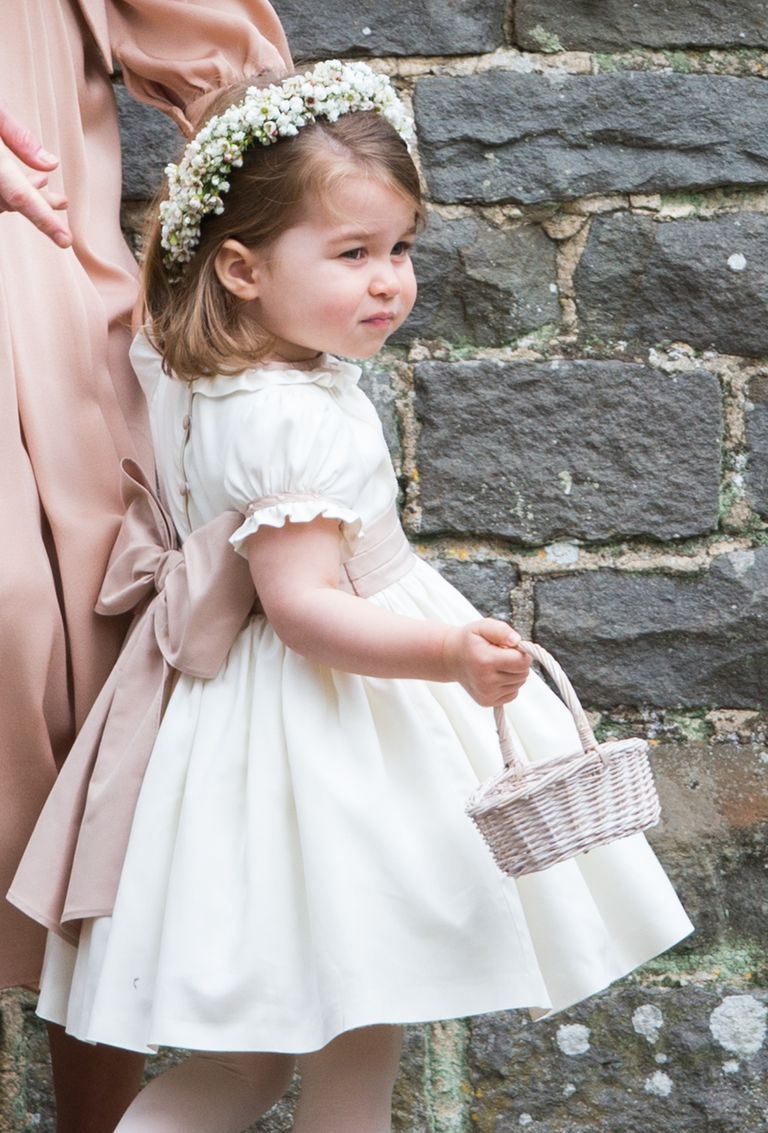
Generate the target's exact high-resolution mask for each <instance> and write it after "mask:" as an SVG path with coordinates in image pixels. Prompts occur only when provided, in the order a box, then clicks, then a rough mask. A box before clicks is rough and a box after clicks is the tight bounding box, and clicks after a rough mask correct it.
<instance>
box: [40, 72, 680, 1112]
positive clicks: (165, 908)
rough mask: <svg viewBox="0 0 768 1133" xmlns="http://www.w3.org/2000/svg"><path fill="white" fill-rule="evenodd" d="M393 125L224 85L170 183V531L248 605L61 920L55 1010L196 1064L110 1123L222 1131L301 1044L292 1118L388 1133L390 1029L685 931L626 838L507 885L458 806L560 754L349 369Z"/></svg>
mask: <svg viewBox="0 0 768 1133" xmlns="http://www.w3.org/2000/svg"><path fill="white" fill-rule="evenodd" d="M408 134H409V122H408V120H407V119H406V117H405V114H404V112H403V109H402V107H401V105H400V103H399V101H398V100H397V97H396V96H395V94H394V92H393V90H392V88H391V87H390V85H389V83H388V82H387V81H386V79H384V78H382V77H381V76H375V75H374V74H373V73H372V72H371V71H370V70H369V68H368V67H366V66H365V65H364V64H351V65H348V66H343V65H341V64H339V63H337V62H331V63H327V64H320V65H318V66H317V67H315V68H314V69H313V70H312V71H311V72H309V73H308V74H306V75H303V76H298V77H293V78H290V79H288V80H285V81H284V82H283V83H282V84H281V85H280V86H278V87H269V88H266V89H256V88H252V89H250V90H249V91H248V92H247V93H245V94H243V92H238V94H236V95H235V96H234V98H233V100H232V103H231V105H230V106H229V107H228V108H227V109H221V110H220V112H219V113H218V114H217V115H215V116H214V117H213V118H212V119H211V120H210V122H209V123H208V125H207V126H206V127H205V128H204V129H203V130H202V131H201V133H200V134H199V135H198V137H197V139H196V140H195V141H193V142H192V143H191V144H190V146H188V148H187V151H186V153H185V156H184V159H183V160H182V162H181V164H180V166H178V167H171V169H170V171H169V173H170V188H169V195H168V200H167V201H166V203H164V204H163V205H162V206H161V216H160V218H159V219H158V222H157V224H156V227H155V231H154V234H153V236H152V239H151V241H150V244H149V248H148V252H147V258H146V264H145V282H146V304H147V309H148V312H149V315H150V317H151V322H150V323H149V324H148V325H147V327H146V329H145V331H144V332H143V333H140V334H139V336H138V338H137V340H136V342H135V345H134V349H133V361H134V365H135V368H136V371H137V373H138V375H139V377H140V379H141V382H142V385H143V387H144V389H145V392H146V395H147V399H148V402H149V408H150V415H151V421H152V430H153V438H154V443H155V446H156V451H157V463H158V476H159V485H160V492H161V495H162V498H163V501H164V504H165V506H166V508H167V509H168V511H169V512H170V515H171V516H172V519H173V522H174V524H175V526H176V529H177V530H178V533H179V536H180V538H181V540H182V542H183V541H185V540H187V539H188V538H189V536H190V535H191V533H192V532H194V531H196V530H198V529H201V528H203V527H204V525H206V524H207V523H209V522H210V521H212V520H214V519H215V518H216V517H217V516H220V515H221V514H222V513H226V512H231V511H232V510H235V511H236V512H237V513H239V517H238V518H237V520H236V530H235V531H234V534H233V535H232V537H231V540H230V542H231V544H232V547H233V548H234V550H233V552H232V554H234V553H235V552H237V553H238V554H239V555H241V556H244V557H245V558H246V559H247V561H248V564H249V566H250V572H251V575H252V578H253V582H254V583H255V587H256V590H257V592H258V596H259V600H260V603H261V610H263V612H258V613H254V614H252V615H251V616H250V617H249V618H248V620H247V622H246V624H245V626H244V628H243V629H242V630H241V631H240V632H239V634H238V636H237V637H236V639H235V641H234V644H233V645H232V647H231V649H230V651H229V654H228V656H227V659H226V662H225V663H224V665H223V667H222V669H221V671H220V672H219V674H218V675H217V676H215V677H213V678H212V679H201V678H199V677H194V676H190V675H181V676H180V677H179V678H178V681H177V683H176V685H175V687H174V690H173V693H172V695H171V698H170V702H169V704H168V707H167V710H166V712H165V715H164V718H163V721H162V724H161V727H160V732H159V735H158V737H157V740H156V743H155V745H154V750H153V751H152V755H151V759H150V762H149V766H148V769H147V772H146V775H145V777H144V780H143V784H142V786H141V792H140V796H139V800H138V805H137V808H136V812H135V816H134V819H133V825H132V828H131V833H130V840H129V843H128V848H127V853H126V855H125V860H124V863H123V866H122V873H121V876H120V882H119V888H118V890H117V897H116V901H115V905H114V909H113V911H112V914H111V916H99V917H91V918H88V919H85V920H84V922H83V924H82V927H81V931H80V936H79V943H78V945H77V948H76V949H75V948H73V947H72V946H71V945H70V944H66V943H64V942H63V941H62V940H61V939H59V937H57V936H55V935H53V936H51V938H50V942H49V951H48V958H47V966H46V972H45V975H44V980H43V994H42V999H41V1007H40V1010H41V1012H42V1013H43V1014H44V1015H46V1016H47V1017H49V1018H53V1019H55V1020H57V1021H59V1022H62V1023H65V1024H66V1026H67V1027H68V1029H69V1030H70V1031H71V1032H72V1033H74V1034H76V1035H78V1036H79V1037H80V1038H83V1039H86V1040H89V1041H96V1042H104V1043H110V1044H114V1045H117V1046H123V1047H128V1048H132V1049H136V1050H141V1051H145V1050H152V1049H155V1048H157V1047H158V1046H172V1047H185V1048H192V1049H193V1050H194V1051H197V1052H198V1053H195V1054H193V1055H192V1056H191V1058H190V1059H189V1060H188V1061H187V1062H186V1063H184V1064H182V1065H181V1066H179V1067H178V1068H176V1069H174V1070H172V1071H171V1072H169V1073H167V1074H165V1075H163V1076H161V1077H160V1078H158V1079H156V1080H155V1081H154V1082H152V1084H151V1085H150V1086H149V1087H148V1088H147V1089H146V1090H145V1091H144V1093H143V1094H142V1095H141V1096H140V1097H139V1098H138V1099H137V1101H136V1102H135V1103H134V1104H133V1105H132V1106H131V1107H130V1109H129V1111H128V1113H127V1114H126V1116H125V1117H124V1119H123V1120H122V1121H121V1123H120V1125H119V1133H135V1131H139V1130H140V1131H142V1133H149V1131H151V1133H161V1131H162V1133H167V1131H171V1130H173V1131H182V1130H183V1131H184V1133H195V1131H200V1133H212V1131H216V1133H224V1131H232V1133H237V1131H238V1130H241V1129H243V1128H244V1127H246V1126H247V1125H249V1124H250V1123H251V1122H253V1121H254V1120H256V1119H257V1118H258V1116H259V1115H260V1114H261V1113H263V1112H265V1110H266V1109H268V1108H269V1107H270V1106H271V1105H272V1104H273V1103H274V1102H275V1101H276V1100H277V1099H278V1098H279V1097H280V1095H281V1094H282V1092H283V1090H284V1089H285V1087H286V1084H287V1082H288V1081H289V1079H290V1077H291V1074H292V1072H293V1069H294V1065H295V1063H296V1062H298V1066H299V1069H300V1073H301V1098H300V1102H299V1105H298V1111H297V1114H296V1118H295V1125H294V1130H295V1131H296V1133H384V1131H386V1130H388V1129H389V1128H390V1096H391V1090H392V1084H393V1080H394V1077H395V1074H396V1070H397V1065H398V1057H399V1048H400V1040H401V1027H402V1025H403V1024H405V1023H411V1022H420V1021H425V1020H435V1019H443V1018H452V1017H457V1016H466V1015H471V1014H476V1013H481V1012H488V1011H497V1010H501V1009H505V1008H513V1007H528V1008H531V1009H533V1010H535V1011H537V1012H539V1013H548V1012H551V1011H553V1010H557V1009H560V1008H562V1007H564V1006H566V1005H568V1004H571V1003H573V1002H575V1001H577V1000H579V999H581V998H583V997H585V996H587V995H589V994H591V993H593V992H595V991H597V990H598V989H600V988H603V987H605V986H606V985H607V984H608V983H610V982H611V981H612V980H615V979H617V978H618V977H620V976H622V975H624V974H625V973H627V972H628V971H630V970H631V969H632V968H634V967H635V966H637V965H638V964H640V963H642V962H644V961H646V960H647V959H649V958H650V957H651V956H653V955H655V954H657V953H658V952H659V951H661V950H663V949H665V948H668V947H669V946H670V945H672V944H673V943H675V942H676V941H677V940H679V939H680V938H681V937H682V936H684V935H686V934H687V933H688V932H689V931H690V927H691V926H690V924H689V922H688V920H687V918H686V916H685V913H684V912H683V910H682V908H681V907H680V905H679V903H678V901H677V898H676V897H675V895H674V893H673V891H672V889H671V887H670V885H669V883H668V881H667V879H666V877H665V875H664V873H663V872H662V870H661V868H660V866H659V865H658V863H657V862H656V860H655V858H654V856H653V854H652V853H651V851H650V849H649V848H648V846H647V844H646V843H645V841H644V839H643V838H642V837H640V836H638V837H635V838H632V839H627V840H624V841H623V842H620V843H616V844H614V845H613V846H609V847H604V848H602V849H599V850H596V851H593V852H592V853H591V854H589V855H586V856H584V857H581V858H579V859H577V860H574V861H572V862H568V863H565V864H563V865H560V866H557V867H555V868H553V869H550V870H548V871H546V872H544V873H542V874H538V875H534V876H530V877H526V878H524V879H522V880H520V881H518V882H515V881H513V880H511V879H509V878H507V877H505V876H503V875H502V874H501V873H500V872H499V871H498V870H497V868H496V866H495V864H494V862H493V860H492V858H491V856H490V854H489V852H488V850H487V848H486V847H485V845H484V844H483V843H482V841H481V839H480V837H479V835H478V834H477V832H476V830H475V829H474V827H473V826H472V824H471V822H470V821H469V819H468V818H467V817H466V815H465V813H464V807H465V802H466V799H467V797H468V796H469V794H470V793H471V792H472V790H473V789H474V788H475V787H476V785H477V783H478V781H480V780H483V779H485V778H486V777H488V776H490V775H492V774H493V773H495V772H496V771H497V770H498V767H499V764H500V755H499V751H498V743H497V738H496V734H495V730H494V723H493V714H492V713H491V712H490V711H489V710H488V706H491V705H498V704H501V703H505V702H510V704H509V708H508V716H509V724H510V730H511V731H512V732H513V735H514V737H515V742H516V744H517V747H518V749H519V751H520V753H521V755H522V756H523V757H524V758H529V759H536V758H540V757H544V756H552V755H555V754H560V753H562V752H565V751H568V750H575V749H576V748H577V746H578V740H577V737H576V734H575V729H574V727H573V724H572V721H571V718H570V716H569V714H568V712H567V711H566V709H565V708H564V707H563V706H562V705H561V704H560V702H559V700H558V699H557V698H556V697H555V695H554V694H553V693H550V692H549V690H548V689H547V688H546V687H545V686H544V684H543V683H542V682H541V681H540V680H539V679H538V678H537V677H535V676H534V675H530V674H529V673H528V663H527V660H526V658H525V656H524V655H523V654H522V652H521V651H519V650H518V649H516V648H515V646H516V644H517V643H518V642H519V640H520V639H519V637H518V635H517V634H516V633H514V632H513V631H512V630H511V629H510V628H509V627H508V626H506V625H505V624H504V623H502V622H498V621H494V620H490V619H482V618H480V617H479V615H478V614H477V612H476V611H475V610H473V608H472V607H471V606H470V605H469V604H468V603H467V602H466V601H465V599H464V598H463V597H461V595H460V594H458V593H457V592H456V591H455V590H454V589H453V588H452V587H451V586H450V585H449V584H448V583H447V582H446V581H444V580H443V579H442V578H441V577H440V575H439V574H437V573H436V572H435V571H434V570H433V569H432V568H431V567H430V566H429V565H427V564H426V563H425V562H423V561H421V560H419V559H417V558H416V557H415V556H414V555H413V554H412V553H411V552H410V550H409V548H408V545H407V543H406V541H405V538H404V536H403V534H402V531H401V529H400V527H399V524H398V523H397V519H396V513H395V501H396V496H397V483H396V480H395V475H394V472H393V470H392V466H391V463H390V459H389V455H388V452H387V449H386V446H385V442H384V439H383V436H382V430H381V426H380V423H379V421H378V419H377V416H376V413H375V411H374V409H373V407H372V405H371V404H370V402H369V401H368V399H367V398H366V397H365V395H364V394H363V393H362V392H361V390H360V389H359V388H358V385H357V381H358V377H359V369H358V368H357V367H356V366H354V365H352V364H351V363H350V362H347V361H340V360H339V359H338V356H342V357H343V358H353V359H366V358H370V357H371V356H372V355H374V354H375V352H376V351H377V350H378V349H379V348H380V347H381V346H382V345H383V343H384V342H385V341H386V339H387V338H388V336H389V335H391V334H392V333H393V332H394V331H396V330H397V329H398V327H399V326H400V325H401V324H402V323H403V321H404V320H405V319H406V317H407V316H408V313H409V311H410V310H411V307H412V305H413V302H414V299H415V295H416V285H415V282H414V275H413V269H412V266H411V247H412V245H413V242H414V238H415V235H416V233H417V232H418V230H419V228H420V226H421V224H422V218H423V204H422V199H421V194H420V188H419V180H418V175H417V172H416V169H415V168H414V165H413V162H412V159H411V157H410V156H409V153H408V149H407V145H406V141H405V140H404V138H407V137H408Z"/></svg>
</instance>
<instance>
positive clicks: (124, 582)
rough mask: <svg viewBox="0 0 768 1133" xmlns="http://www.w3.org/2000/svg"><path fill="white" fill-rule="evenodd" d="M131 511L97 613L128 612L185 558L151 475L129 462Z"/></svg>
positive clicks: (126, 491)
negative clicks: (147, 475)
mask: <svg viewBox="0 0 768 1133" xmlns="http://www.w3.org/2000/svg"><path fill="white" fill-rule="evenodd" d="M120 467H121V469H122V472H123V487H122V494H123V502H124V503H125V515H124V516H123V521H122V523H121V525H120V530H119V532H118V535H117V539H116V540H115V544H114V547H113V548H112V554H111V555H110V557H109V563H108V564H107V571H106V575H105V577H104V582H103V583H102V586H101V592H100V594H99V598H98V601H97V603H96V612H97V613H99V614H109V615H116V614H125V613H127V612H128V611H129V610H133V609H135V608H136V607H137V606H139V605H140V604H141V603H142V602H143V601H144V600H145V599H147V598H152V597H153V595H154V594H155V592H156V591H157V590H158V589H162V587H163V586H164V585H165V582H166V580H167V578H168V575H169V573H170V572H171V571H172V570H173V568H174V567H175V566H177V565H178V563H179V562H180V559H181V556H180V554H179V552H178V542H177V539H176V533H175V531H174V529H173V527H172V525H171V523H170V520H169V518H168V516H167V515H166V514H165V512H164V510H163V508H162V507H161V505H160V502H159V501H158V500H157V498H156V496H155V493H154V491H153V489H152V487H151V486H150V484H149V481H148V480H147V478H146V476H145V475H144V473H143V472H142V470H141V468H139V466H138V464H136V462H135V461H133V460H123V461H122V462H121V464H120Z"/></svg>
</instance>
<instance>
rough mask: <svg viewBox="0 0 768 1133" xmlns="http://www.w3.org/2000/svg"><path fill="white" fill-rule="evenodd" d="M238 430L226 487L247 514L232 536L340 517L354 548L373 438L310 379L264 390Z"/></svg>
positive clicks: (239, 542) (371, 467)
mask: <svg viewBox="0 0 768 1133" xmlns="http://www.w3.org/2000/svg"><path fill="white" fill-rule="evenodd" d="M253 401H254V402H255V404H254V405H253V406H252V408H251V409H250V410H249V412H248V415H247V416H246V418H245V419H244V420H243V422H242V425H241V427H240V428H239V430H238V432H237V436H236V437H235V439H234V442H233V444H232V447H231V449H230V452H229V454H228V458H227V464H226V473H225V490H226V492H227V494H228V496H229V499H230V502H231V505H232V507H234V508H236V509H237V510H238V511H241V512H243V514H244V515H245V520H244V522H243V523H242V525H241V526H240V527H239V528H238V529H237V531H235V533H234V534H233V535H232V537H231V539H230V542H231V543H232V545H233V546H234V547H235V549H236V550H238V551H240V553H241V554H242V553H243V551H242V546H243V542H244V540H246V539H247V538H248V536H249V535H253V534H254V533H255V532H256V531H258V529H259V528H260V527H262V526H264V525H268V526H270V527H282V526H283V525H284V524H285V522H286V521H287V520H290V521H291V522H293V523H308V522H310V521H311V520H313V519H317V518H318V517H320V516H322V517H324V518H327V519H337V520H338V521H339V523H340V526H341V532H342V536H343V538H344V541H345V544H346V546H345V547H343V552H344V557H345V558H346V557H347V556H348V555H349V554H351V553H352V550H353V547H354V544H355V542H356V539H357V536H358V535H359V533H360V531H361V527H362V515H361V512H360V501H361V499H362V498H363V496H364V494H365V490H366V484H367V483H368V482H369V481H370V479H371V477H372V476H373V475H374V473H375V464H376V461H375V457H374V456H373V450H374V449H375V448H376V446H375V445H371V443H370V442H371V440H372V438H370V437H368V435H367V432H366V430H365V429H364V428H363V430H362V432H361V429H360V423H359V422H355V421H354V420H353V419H351V418H350V417H349V416H348V415H347V414H345V413H344V412H342V411H341V410H340V409H339V407H338V405H337V404H336V402H335V400H334V398H333V397H332V396H330V395H329V394H328V393H327V392H326V391H325V390H323V389H322V388H319V387H317V386H315V385H295V386H280V387H278V388H275V389H270V390H265V391H263V392H262V393H261V394H260V395H259V396H258V397H257V398H254V399H253Z"/></svg>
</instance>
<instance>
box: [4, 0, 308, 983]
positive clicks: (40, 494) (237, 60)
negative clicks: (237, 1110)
mask: <svg viewBox="0 0 768 1133" xmlns="http://www.w3.org/2000/svg"><path fill="white" fill-rule="evenodd" d="M3 17H4V26H5V28H6V31H5V33H4V34H3V35H2V36H0V97H2V98H3V99H4V100H5V101H6V103H7V104H8V107H9V109H10V111H11V112H12V113H13V114H15V115H16V117H17V118H19V119H20V120H21V121H22V122H24V123H25V124H26V125H27V126H28V127H29V128H30V129H31V130H33V131H34V132H35V133H36V134H37V135H38V136H39V137H40V138H41V139H42V141H43V142H44V144H45V145H46V147H47V148H48V149H50V150H52V151H53V152H54V153H57V154H58V155H59V157H60V159H61V164H60V167H59V169H58V170H56V172H55V173H54V174H53V175H52V176H51V178H50V181H51V185H52V187H53V188H55V189H58V190H63V191H65V192H66V194H67V196H68V198H69V202H70V205H69V211H68V219H69V223H70V226H71V228H72V231H73V235H74V245H73V247H72V248H71V249H69V250H67V251H62V250H61V249H59V248H56V247H55V246H54V245H53V244H52V243H50V241H48V240H47V239H46V238H45V237H44V236H42V235H41V234H40V233H39V232H38V231H37V230H35V229H34V228H33V227H32V226H31V225H30V224H29V222H28V221H26V220H25V219H24V218H22V217H20V216H16V215H13V214H3V215H2V216H0V462H1V463H2V469H3V476H2V481H0V526H1V529H2V531H3V562H2V570H1V571H0V668H2V673H3V680H2V682H0V720H2V731H1V732H0V801H1V803H2V805H1V806H0V890H1V891H2V892H5V890H6V889H7V887H8V884H9V883H10V880H11V877H12V876H13V873H14V870H15V868H16V865H17V862H18V859H19V856H20V854H21V851H22V849H23V847H24V845H25V843H26V841H27V839H28V837H29V834H30V832H31V830H32V827H33V826H34V823H35V821H36V819H37V816H38V814H39V812H40V808H41V806H42V804H43V801H44V799H45V796H46V794H47V792H48V790H49V788H50V786H51V783H52V782H53V779H54V777H55V774H56V769H57V766H59V765H60V764H61V762H62V761H63V759H64V756H65V754H66V752H67V750H68V749H69V747H70V745H71V742H72V739H73V736H74V732H75V729H76V728H77V727H78V726H79V725H80V724H82V722H83V720H84V719H85V717H86V715H87V713H88V710H89V709H90V707H91V705H92V703H93V701H94V700H95V698H96V696H97V694H98V692H99V689H100V687H101V685H102V683H103V681H104V680H105V678H106V676H107V674H108V672H109V670H110V668H111V666H112V664H113V662H114V660H115V657H116V655H117V651H118V649H119V646H120V642H121V639H122V637H123V635H124V632H125V628H126V624H127V623H126V620H125V619H122V618H119V617H115V618H106V617H103V616H102V615H99V614H97V613H96V612H95V611H94V603H95V600H96V596H97V594H98V592H99V587H100V585H101V581H102V578H103V574H104V568H105V566H106V562H107V559H108V556H109V552H110V548H111V547H112V544H113V542H114V538H115V535H116V532H117V530H118V526H119V523H120V519H121V514H122V502H121V498H120V482H119V461H120V458H122V457H134V458H137V459H138V460H139V461H140V463H142V464H143V465H144V466H146V467H148V466H149V444H148V440H147V429H146V422H145V409H144V403H143V398H142V396H141V393H140V390H139V387H138V383H137V382H136V379H135V377H134V375H133V373H132V370H131V368H130V365H129V362H128V344H129V334H130V332H129V327H128V321H129V312H130V310H131V308H132V306H133V303H134V300H135V296H136V265H135V262H134V259H133V256H132V255H131V252H130V250H129V248H128V246H127V245H126V243H125V241H124V239H123V236H122V233H121V231H120V224H119V213H120V188H121V174H120V141H119V135H118V129H117V115H116V110H115V101H114V94H113V90H112V85H111V81H110V72H111V71H112V69H113V68H114V67H115V66H116V65H119V66H120V67H121V69H122V71H123V76H124V80H125V82H126V84H127V85H128V87H129V89H130V90H131V91H132V92H133V93H134V94H135V95H136V96H137V97H139V98H141V99H143V100H144V101H147V102H150V103H152V104H153V105H155V106H159V107H160V108H161V109H163V110H165V111H166V112H167V113H169V114H171V115H172V116H173V117H174V118H175V120H176V121H177V122H179V124H180V125H182V126H184V127H186V126H187V123H188V120H189V119H190V118H194V117H195V116H196V114H197V113H198V111H199V105H200V101H199V100H201V99H202V100H205V98H206V96H207V95H208V94H209V92H210V91H211V90H212V89H213V88H215V87H216V86H218V85H219V84H221V83H226V82H228V81H231V80H234V79H236V78H238V77H241V76H242V75H243V73H249V74H251V73H254V72H258V71H262V70H264V69H267V70H274V71H278V70H284V69H285V68H286V66H288V65H289V57H288V51H287V47H286V44H285V39H284V37H283V34H282V31H281V30H280V26H279V23H278V22H277V18H276V16H275V13H274V11H273V9H272V8H271V6H270V5H269V4H268V3H267V2H266V0H80V2H78V0H4V4H3ZM190 107H191V109H190ZM42 942H43V934H42V932H41V930H40V928H39V926H37V925H35V924H33V922H32V921H31V920H27V919H26V918H25V917H23V916H22V915H21V914H20V913H18V912H17V911H16V910H15V909H13V908H12V907H11V906H10V905H9V904H8V903H7V902H5V901H2V900H0V986H9V985H13V984H20V983H33V982H35V981H36V979H37V976H38V973H39V965H40V959H41V955H42Z"/></svg>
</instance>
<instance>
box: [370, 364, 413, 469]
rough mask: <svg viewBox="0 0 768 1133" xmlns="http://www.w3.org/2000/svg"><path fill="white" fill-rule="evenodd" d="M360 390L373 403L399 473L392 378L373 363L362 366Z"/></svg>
mask: <svg viewBox="0 0 768 1133" xmlns="http://www.w3.org/2000/svg"><path fill="white" fill-rule="evenodd" d="M362 371H363V372H362V375H361V377H360V388H361V389H362V390H363V392H364V393H365V394H366V395H367V396H368V397H369V398H370V399H371V401H372V402H373V404H374V406H375V408H376V412H377V413H378V415H379V417H380V419H381V424H382V427H383V429H384V436H385V438H386V441H387V446H388V448H389V451H390V453H391V456H392V462H393V464H394V465H395V468H396V469H397V471H398V472H399V471H400V467H401V465H402V459H403V451H402V445H401V443H400V428H399V425H398V420H397V404H396V400H395V391H394V388H393V385H392V377H391V375H390V374H388V373H387V371H386V370H384V369H382V367H381V366H380V365H378V364H377V363H376V362H375V361H374V362H369V363H367V364H363V366H362Z"/></svg>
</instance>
